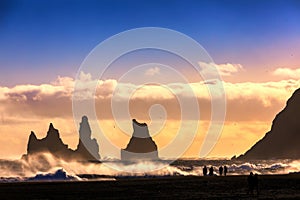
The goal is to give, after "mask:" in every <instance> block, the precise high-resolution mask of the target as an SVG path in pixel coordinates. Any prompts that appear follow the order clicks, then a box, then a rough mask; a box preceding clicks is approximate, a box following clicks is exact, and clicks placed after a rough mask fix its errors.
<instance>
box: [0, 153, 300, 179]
mask: <svg viewBox="0 0 300 200" xmlns="http://www.w3.org/2000/svg"><path fill="white" fill-rule="evenodd" d="M166 162H167V161H146V162H131V163H124V162H121V161H119V160H115V159H105V160H103V161H102V162H101V163H100V162H99V163H90V162H75V161H73V162H66V161H63V160H60V159H57V158H55V157H53V156H52V155H51V154H39V155H36V156H31V157H29V158H28V159H20V160H3V159H2V160H0V182H16V181H53V180H54V181H61V180H63V181H82V180H84V181H87V180H115V179H118V178H130V177H134V178H138V177H164V176H202V168H203V166H204V165H206V166H208V167H210V166H213V167H214V171H215V174H216V175H217V172H218V167H219V166H221V165H226V166H227V167H228V175H245V174H249V172H251V171H252V172H255V173H258V174H288V173H293V172H299V171H300V160H270V161H266V160H263V161H255V162H254V161H253V162H241V161H230V160H197V159H194V160H185V159H183V160H177V161H175V162H173V163H172V164H170V165H166ZM153 165H155V166H158V165H161V166H162V168H161V169H160V170H155V171H150V169H153V168H154V167H153ZM109 166H110V167H109ZM111 166H114V169H112V168H111ZM141 169H142V170H141ZM145 169H146V170H145ZM147 169H149V171H148V172H145V171H147ZM124 171H125V172H124ZM126 171H127V172H126ZM128 171H131V172H128ZM141 171H143V172H141Z"/></svg>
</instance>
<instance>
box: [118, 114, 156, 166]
mask: <svg viewBox="0 0 300 200" xmlns="http://www.w3.org/2000/svg"><path fill="white" fill-rule="evenodd" d="M132 126H133V134H132V137H131V139H130V141H129V143H128V144H127V147H126V148H125V149H122V150H121V160H122V161H128V160H158V159H159V157H158V152H157V146H156V144H155V142H154V141H153V140H152V137H151V136H150V134H149V130H148V126H147V124H146V123H139V122H137V121H136V120H135V119H133V120H132Z"/></svg>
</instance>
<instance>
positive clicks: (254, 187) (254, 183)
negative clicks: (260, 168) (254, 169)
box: [253, 173, 258, 195]
mask: <svg viewBox="0 0 300 200" xmlns="http://www.w3.org/2000/svg"><path fill="white" fill-rule="evenodd" d="M253 189H255V190H256V194H257V195H258V175H257V174H256V173H255V174H254V176H253Z"/></svg>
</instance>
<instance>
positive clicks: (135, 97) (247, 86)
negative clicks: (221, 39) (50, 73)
mask: <svg viewBox="0 0 300 200" xmlns="http://www.w3.org/2000/svg"><path fill="white" fill-rule="evenodd" d="M76 84H78V85H79V87H78V88H79V91H77V92H78V94H80V95H78V94H76V93H75V96H76V95H78V96H77V97H78V98H81V99H82V100H84V99H87V98H90V97H92V98H95V103H96V105H98V108H101V109H102V110H101V116H104V118H111V117H112V115H111V100H112V98H114V100H117V101H116V102H117V105H119V106H122V105H124V104H122V103H124V102H128V100H129V103H130V106H129V107H130V110H131V112H132V113H134V114H135V115H136V116H137V118H138V117H141V118H143V119H144V118H149V117H148V108H150V107H151V106H152V105H154V104H161V105H163V106H164V107H166V110H167V112H168V115H169V117H171V118H176V119H177V118H180V113H181V112H180V107H179V106H180V105H179V104H178V100H179V99H181V100H183V101H185V102H190V101H191V100H195V99H196V101H198V104H199V106H200V108H201V117H202V118H204V119H209V118H210V112H211V110H210V109H211V92H215V93H216V97H217V98H219V97H221V94H222V92H221V88H220V87H219V86H221V84H222V85H223V87H224V89H225V92H226V102H227V120H271V119H272V118H273V117H274V115H275V114H276V113H277V112H278V111H280V109H282V108H283V106H284V105H285V102H286V100H287V99H288V98H289V97H290V96H291V95H292V93H293V92H294V91H295V90H296V89H297V88H298V87H299V85H300V82H299V81H298V80H293V79H291V80H282V81H277V82H276V81H274V82H264V83H254V82H243V83H230V82H224V81H210V82H209V83H208V82H197V83H172V84H166V85H150V84H148V85H142V86H139V85H135V84H132V83H118V82H117V80H114V79H108V80H93V79H92V78H91V76H89V75H88V74H82V78H81V79H79V80H78V81H77V82H76ZM95 84H97V85H96V86H97V89H96V92H95V91H94V90H93V89H92V88H94V86H95ZM74 85H75V81H74V79H72V78H70V77H58V78H57V79H56V80H55V81H53V82H51V83H49V84H41V85H17V86H15V87H11V88H8V87H0V102H1V104H0V113H2V114H4V116H5V117H10V116H19V117H23V118H24V117H25V118H27V117H38V116H42V117H67V118H71V117H72V97H73V94H74ZM92 86H93V87H92ZM209 89H212V91H210V90H209ZM99 106H100V107H99ZM262 110H263V111H264V112H263V113H262V112H261V111H262ZM258 112H260V115H257V113H258Z"/></svg>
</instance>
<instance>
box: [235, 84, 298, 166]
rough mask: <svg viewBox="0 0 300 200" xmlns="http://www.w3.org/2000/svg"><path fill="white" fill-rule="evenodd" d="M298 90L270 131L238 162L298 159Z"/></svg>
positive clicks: (239, 158) (276, 118)
mask: <svg viewBox="0 0 300 200" xmlns="http://www.w3.org/2000/svg"><path fill="white" fill-rule="evenodd" d="M299 142H300V89H297V90H296V91H295V92H294V94H293V95H292V97H291V98H290V99H289V100H288V101H287V104H286V107H285V108H284V109H283V110H282V111H281V112H280V113H279V114H277V116H276V117H275V119H274V120H273V123H272V127H271V130H270V131H269V132H267V133H266V135H265V136H264V137H263V138H262V139H261V140H259V141H258V142H257V143H256V144H255V145H254V146H252V147H251V148H250V149H249V150H248V151H247V152H246V153H245V154H244V155H240V156H239V157H237V158H236V159H238V160H260V159H299V158H300V145H299Z"/></svg>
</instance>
